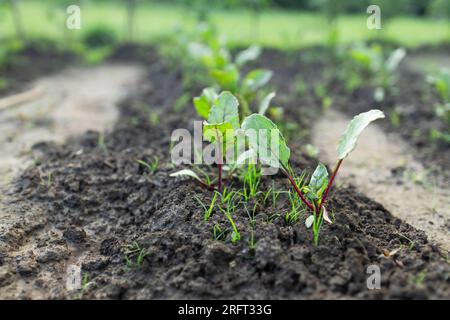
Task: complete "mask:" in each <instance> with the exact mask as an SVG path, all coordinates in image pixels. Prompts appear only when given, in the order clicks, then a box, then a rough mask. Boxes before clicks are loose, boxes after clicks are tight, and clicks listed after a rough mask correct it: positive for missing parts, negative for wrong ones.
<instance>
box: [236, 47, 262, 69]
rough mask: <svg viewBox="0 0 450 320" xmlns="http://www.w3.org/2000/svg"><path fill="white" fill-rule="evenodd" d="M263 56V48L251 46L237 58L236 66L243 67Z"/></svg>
mask: <svg viewBox="0 0 450 320" xmlns="http://www.w3.org/2000/svg"><path fill="white" fill-rule="evenodd" d="M260 55H261V48H260V47H259V46H251V47H249V48H248V49H245V50H244V51H241V52H239V53H238V55H237V56H236V64H237V65H238V66H243V65H244V64H246V63H247V62H249V61H253V60H256V59H258V57H259V56H260Z"/></svg>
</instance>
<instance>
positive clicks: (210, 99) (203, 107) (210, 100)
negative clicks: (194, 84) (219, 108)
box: [194, 88, 218, 119]
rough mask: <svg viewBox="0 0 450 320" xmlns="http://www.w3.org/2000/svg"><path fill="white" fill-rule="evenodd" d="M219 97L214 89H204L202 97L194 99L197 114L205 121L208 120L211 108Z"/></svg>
mask: <svg viewBox="0 0 450 320" xmlns="http://www.w3.org/2000/svg"><path fill="white" fill-rule="evenodd" d="M217 97H218V95H217V93H216V91H215V90H214V88H205V89H203V92H202V95H201V96H200V97H196V98H194V106H195V109H196V110H197V113H198V114H199V115H200V116H201V117H202V118H204V119H208V116H209V112H210V110H211V106H212V105H213V104H214V102H215V101H216V99H217Z"/></svg>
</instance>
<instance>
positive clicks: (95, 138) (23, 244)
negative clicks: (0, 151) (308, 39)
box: [0, 53, 450, 299]
mask: <svg viewBox="0 0 450 320" xmlns="http://www.w3.org/2000/svg"><path fill="white" fill-rule="evenodd" d="M149 54H150V53H149ZM278 56H279V57H280V56H281V57H283V56H282V55H278ZM272 57H273V56H272ZM290 61H291V62H283V60H281V59H280V60H272V63H271V65H267V67H268V68H272V69H273V70H274V71H275V74H276V78H275V79H274V81H275V82H276V84H277V85H278V84H281V83H280V82H279V81H281V82H282V83H283V85H281V86H280V87H279V88H280V89H279V94H278V97H277V101H278V102H283V106H285V107H286V117H287V119H288V120H290V121H293V122H298V119H299V118H300V115H301V116H302V119H301V120H300V123H302V125H304V129H308V128H309V127H308V123H312V121H311V120H312V118H311V114H312V112H311V106H314V105H313V103H314V101H315V99H314V97H312V96H311V95H310V94H307V95H305V96H304V97H303V98H299V97H296V96H295V95H293V92H292V85H293V79H294V76H295V74H296V73H298V72H300V70H301V72H305V74H315V70H314V69H313V67H315V66H314V65H312V66H310V67H309V69H308V64H305V65H302V64H296V63H297V62H296V61H297V60H296V59H295V57H294V58H293V59H291V60H290ZM283 63H286V64H283ZM291 63H292V65H291ZM293 67H295V69H294V68H293ZM300 68H302V69H300ZM283 70H286V71H285V73H280V72H283ZM288 81H289V82H288ZM143 82H144V83H145V85H143V86H142V90H141V91H140V93H139V94H135V95H133V96H132V97H129V98H128V99H126V100H125V101H124V102H123V103H122V104H121V105H120V109H119V112H120V116H119V118H118V121H117V123H116V125H115V127H114V128H113V130H112V131H111V132H109V133H107V134H105V136H104V144H100V145H99V143H98V142H99V134H98V133H96V132H93V131H90V132H87V133H85V134H84V135H82V136H80V137H78V138H74V139H70V140H69V141H68V142H67V143H66V144H64V145H56V144H54V143H40V144H37V145H35V146H34V147H33V148H32V150H33V155H34V157H36V158H39V159H40V161H38V162H36V163H35V164H34V166H31V167H29V168H28V170H26V171H25V172H24V173H23V174H22V175H21V176H20V177H19V178H18V179H16V180H15V181H14V183H13V188H12V189H11V190H10V192H9V193H8V203H7V204H6V206H5V208H4V210H5V211H4V213H3V214H2V216H1V217H0V219H1V221H0V297H1V298H35V299H36V298H63V299H71V298H86V299H164V298H170V299H174V298H189V299H190V298H237V299H238V298H245V299H258V298H259V299H264V298H273V299H282V298H287V299H299V298H303V299H330V298H339V299H354V298H356V299H358V298H359V299H361V298H372V299H374V298H398V299H404V298H411V299H421V298H429V299H432V298H441V299H442V298H448V297H449V296H450V264H449V263H448V261H446V260H445V258H444V257H443V256H442V254H441V252H440V251H439V249H438V248H437V247H436V246H434V245H433V244H431V243H430V242H429V241H428V240H427V236H426V234H425V233H424V232H423V231H419V230H417V229H415V228H414V227H412V226H411V225H409V224H407V223H405V222H403V221H402V220H400V219H399V218H397V217H394V216H393V215H392V214H391V213H389V212H388V211H387V210H386V209H385V208H384V207H383V206H382V205H381V204H379V203H377V202H374V201H372V200H370V199H369V198H367V197H366V196H364V195H362V194H361V193H360V192H359V191H358V190H356V189H355V188H352V187H346V188H337V189H335V190H334V192H333V194H332V197H331V200H330V203H329V210H330V211H331V212H333V213H334V215H335V218H336V220H335V222H334V223H333V224H331V225H329V224H326V225H324V227H323V229H322V232H321V238H320V244H319V245H318V246H317V247H316V246H314V245H312V239H311V238H312V236H311V231H310V230H307V229H306V228H305V227H304V224H303V221H304V219H305V218H306V214H302V215H301V216H300V221H298V222H297V223H294V224H292V225H290V224H287V223H286V222H285V220H284V215H285V213H286V212H288V211H289V208H290V205H289V202H288V199H287V198H286V196H285V195H282V196H280V198H279V199H278V201H276V202H275V203H273V202H272V201H270V200H267V201H266V202H264V201H263V200H262V199H261V196H258V198H257V199H258V200H259V204H256V205H255V203H256V201H255V200H252V201H250V202H249V203H247V204H246V205H245V206H246V207H247V209H250V210H251V212H252V209H253V208H255V211H254V213H255V215H254V217H255V223H256V227H255V228H253V226H252V225H251V223H250V221H249V216H248V212H247V210H245V206H244V204H241V205H239V206H238V208H237V209H236V211H235V212H234V214H233V217H234V220H235V222H236V226H237V228H238V230H239V232H240V234H241V240H240V241H239V242H237V243H236V244H232V243H231V241H230V237H231V228H230V224H229V223H228V221H227V219H226V218H225V217H224V215H223V214H222V213H221V211H220V210H217V208H216V209H215V210H214V212H213V215H212V217H211V218H210V220H209V221H204V220H203V212H202V209H201V206H200V205H199V204H198V203H197V201H196V200H195V199H194V198H195V197H198V198H199V199H200V200H202V201H204V202H205V203H207V202H208V201H209V200H210V199H211V197H212V194H211V192H209V191H206V190H204V189H202V188H201V187H199V186H198V185H197V184H196V183H195V182H193V181H191V180H189V179H188V180H183V179H173V178H170V177H169V174H170V173H171V172H174V171H175V170H177V168H174V166H173V165H172V164H171V163H170V154H169V149H170V134H171V132H172V130H173V129H175V128H188V129H190V130H192V123H191V122H190V120H189V119H191V118H192V117H194V116H195V115H194V111H193V108H192V107H191V106H187V107H186V109H184V110H183V111H182V112H179V111H174V110H173V106H174V105H175V102H176V100H177V98H178V97H179V96H181V95H182V94H183V87H182V81H181V74H180V73H179V72H174V70H173V68H169V67H168V66H166V65H164V64H162V63H161V62H158V61H155V62H154V63H152V64H151V65H150V66H149V70H148V74H147V76H146V79H145V81H143ZM194 91H195V92H192V94H198V93H199V92H197V91H196V90H194ZM155 115H156V116H159V121H155V120H154V119H156V118H157V117H156V116H155ZM155 117H156V118H155ZM149 118H151V119H153V121H149ZM308 135H309V134H308V133H307V132H306V133H303V136H304V137H308ZM305 139H306V138H305ZM291 146H292V151H293V156H292V165H293V167H294V169H295V170H296V171H300V169H302V170H303V169H311V168H313V167H314V166H315V165H316V164H317V160H316V159H314V158H310V157H307V156H306V155H304V154H303V153H302V148H301V144H300V143H299V141H298V140H296V141H293V142H292V144H291ZM154 157H157V158H158V159H159V165H158V168H157V170H156V172H154V173H148V172H147V170H146V168H145V167H143V166H142V165H140V164H138V163H137V161H136V160H137V159H142V160H145V161H148V162H150V161H152V159H154ZM50 175H51V177H52V178H51V179H48V177H49V176H50ZM229 183H231V184H232V185H233V186H234V187H236V188H237V187H240V186H241V185H240V183H239V181H237V180H233V181H232V182H229ZM272 183H274V185H275V186H276V187H277V188H279V189H280V190H288V188H289V187H288V185H287V183H286V181H285V179H284V178H283V177H281V176H274V177H273V178H272V179H265V180H264V181H263V184H262V186H261V190H267V189H268V188H269V187H270V186H271V185H272ZM214 225H219V226H220V227H221V229H222V230H223V231H224V235H225V236H224V239H223V240H215V239H213V236H212V230H213V227H214ZM252 234H253V235H254V239H255V241H256V247H255V248H252V247H251V246H250V245H249V241H250V240H251V238H252V237H251V235H252ZM136 244H137V245H138V246H139V250H137V251H135V252H134V253H130V252H129V249H130V248H132V247H133V246H136ZM140 250H143V251H142V253H143V256H144V258H143V259H142V261H141V263H138V259H137V255H138V253H137V252H141V251H140ZM126 257H127V258H128V259H129V262H128V263H127V262H126ZM371 265H376V266H378V267H379V268H380V270H381V288H380V289H379V290H369V289H368V287H367V278H368V276H369V274H368V273H367V270H368V269H367V268H368V266H371ZM80 278H82V279H83V280H82V281H80Z"/></svg>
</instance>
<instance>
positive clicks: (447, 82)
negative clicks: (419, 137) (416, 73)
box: [428, 70, 450, 142]
mask: <svg viewBox="0 0 450 320" xmlns="http://www.w3.org/2000/svg"><path fill="white" fill-rule="evenodd" d="M428 82H430V83H431V84H432V85H433V88H434V90H435V91H436V93H437V94H438V96H439V99H440V103H438V104H436V105H435V106H434V112H435V114H436V116H438V117H439V118H440V119H441V120H442V121H443V122H444V123H446V124H447V128H448V127H450V70H443V71H441V72H440V73H439V74H438V75H436V76H432V77H429V78H428ZM431 137H432V138H436V139H440V140H443V141H447V142H450V130H446V131H445V132H440V131H438V130H436V129H433V130H432V131H431Z"/></svg>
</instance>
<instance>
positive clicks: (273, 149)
mask: <svg viewBox="0 0 450 320" xmlns="http://www.w3.org/2000/svg"><path fill="white" fill-rule="evenodd" d="M242 129H243V130H246V131H247V130H249V129H253V130H255V132H256V139H254V138H253V139H252V137H251V136H249V135H248V136H249V145H250V148H252V149H253V150H255V152H256V154H257V155H258V157H259V159H260V161H261V162H263V163H264V164H267V165H270V166H272V167H285V168H287V167H288V163H289V157H290V156H291V151H290V150H289V148H288V146H287V144H286V141H285V140H284V137H283V135H282V134H281V131H279V130H278V128H277V126H276V125H275V124H274V123H273V122H272V121H271V120H270V119H268V118H267V117H265V116H263V115H260V114H252V115H250V116H248V117H247V118H245V120H244V122H243V123H242ZM261 130H266V132H265V133H266V134H265V135H263V137H261V134H260V131H261ZM272 130H277V131H276V132H275V133H276V138H277V140H278V141H274V145H272V141H271V140H272V134H271V132H272ZM247 133H248V132H247ZM261 138H263V139H261Z"/></svg>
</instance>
